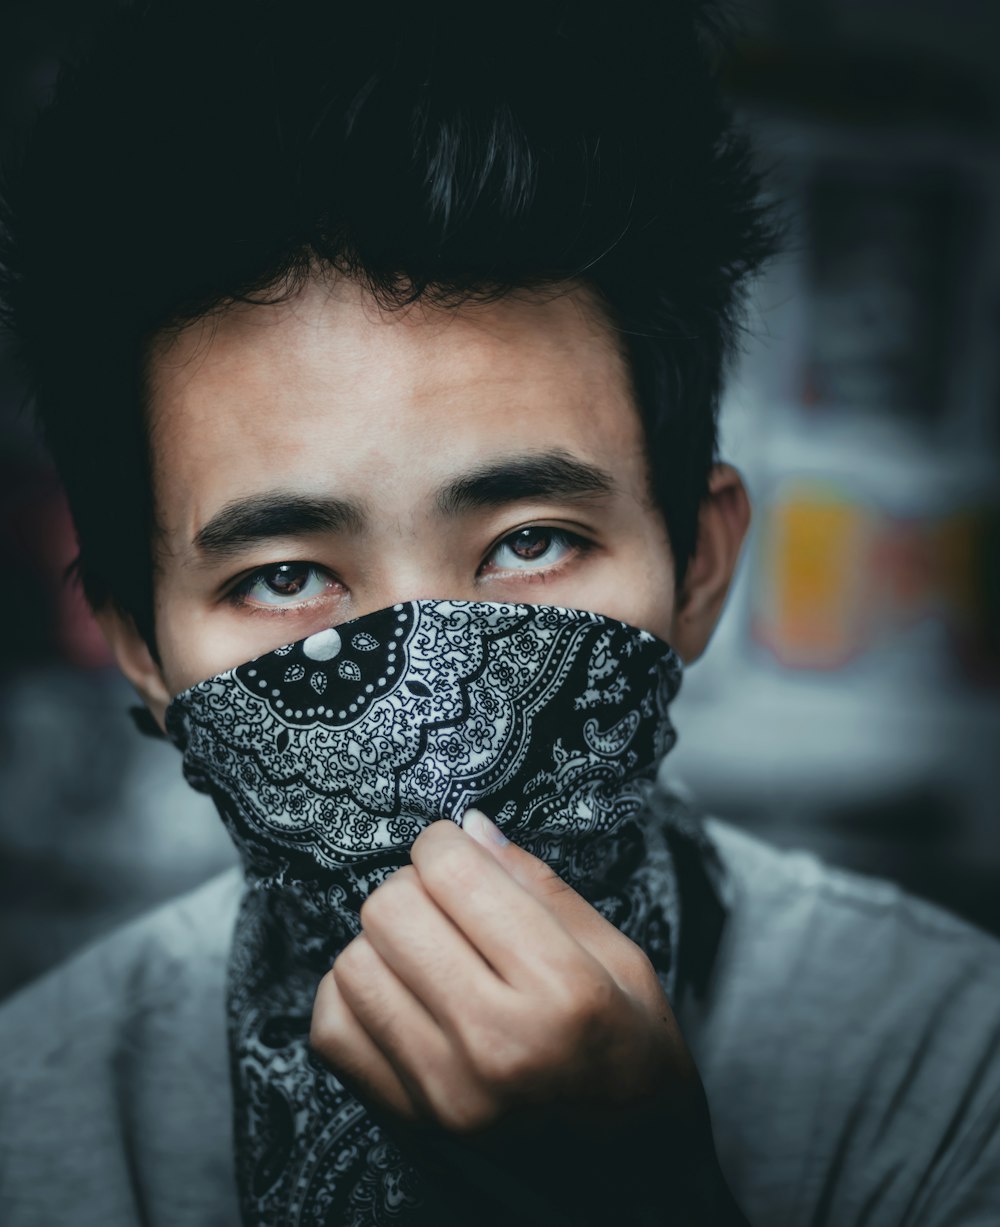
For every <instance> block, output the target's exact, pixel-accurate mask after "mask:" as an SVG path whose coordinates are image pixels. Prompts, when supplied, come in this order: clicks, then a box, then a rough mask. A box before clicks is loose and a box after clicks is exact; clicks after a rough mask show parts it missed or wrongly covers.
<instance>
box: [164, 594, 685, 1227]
mask: <svg viewBox="0 0 1000 1227" xmlns="http://www.w3.org/2000/svg"><path fill="white" fill-rule="evenodd" d="M680 676H681V670H680V662H679V659H678V657H677V656H676V654H675V653H674V652H673V650H672V649H671V648H669V647H668V646H667V645H666V644H664V643H663V642H661V641H660V640H658V639H657V638H656V637H655V636H653V635H651V634H650V633H649V632H647V631H641V630H636V629H635V628H633V627H630V626H627V625H626V624H624V623H622V622H616V621H613V620H610V619H608V618H604V617H602V616H600V615H598V614H592V613H586V612H582V611H579V610H571V609H560V608H555V607H550V606H538V605H518V604H493V603H485V602H465V601H414V602H410V603H407V604H401V605H395V606H393V607H392V608H390V609H384V610H380V611H378V612H377V613H372V614H368V615H366V616H364V617H362V618H359V619H357V620H356V621H354V622H348V623H345V624H342V625H340V626H338V627H336V628H330V629H328V630H323V631H320V632H319V633H317V634H314V635H311V636H309V638H308V639H305V640H302V641H301V642H299V643H294V644H289V645H288V646H286V647H281V648H278V649H277V650H275V651H273V652H269V653H267V654H266V655H264V656H260V657H258V658H257V659H255V660H252V661H249V662H248V663H247V664H244V665H240V666H238V667H237V668H234V669H229V670H227V671H226V672H224V673H221V674H219V675H218V676H217V677H213V678H210V679H209V680H208V681H204V682H200V683H199V684H197V685H195V686H192V687H191V688H190V689H188V690H186V691H184V692H183V693H181V694H179V695H178V696H177V697H176V698H175V699H174V700H173V702H172V703H171V704H170V707H169V708H168V711H167V720H166V723H167V731H168V734H169V736H170V738H171V739H172V740H173V741H174V743H175V744H176V745H177V746H178V747H179V748H180V749H181V750H182V751H183V755H184V760H183V765H184V773H185V776H186V778H187V780H188V781H189V783H190V784H192V785H193V786H194V787H195V788H196V789H199V790H200V791H203V792H207V793H209V794H210V795H211V796H212V798H213V799H214V801H215V803H216V806H217V807H218V809H219V811H220V813H221V815H222V817H223V819H224V821H225V823H226V826H227V827H228V829H229V832H230V834H231V836H232V838H233V839H234V841H235V842H236V845H237V847H238V849H239V851H240V854H241V857H242V860H243V864H244V868H245V873H246V881H247V888H246V891H245V893H244V897H243V901H242V904H241V910H240V915H239V919H238V921H237V925H236V930H235V936H234V941H233V947H232V953H231V958H230V967H229V980H228V989H227V992H228V1021H229V1044H230V1057H231V1068H232V1077H233V1092H234V1111H235V1140H236V1170H237V1181H238V1184H239V1189H240V1197H241V1205H242V1211H243V1218H244V1222H245V1223H246V1224H248V1225H251V1224H252V1225H255V1227H256V1225H257V1224H261V1225H265V1227H272V1225H277V1224H303V1225H304V1224H309V1225H310V1227H311V1225H313V1224H329V1225H331V1227H333V1225H334V1224H337V1225H340V1224H344V1225H357V1227H363V1225H370V1224H383V1223H390V1222H391V1223H394V1224H399V1223H416V1222H427V1221H432V1220H433V1219H435V1217H436V1216H435V1215H434V1213H433V1210H432V1202H433V1196H434V1192H433V1181H432V1180H430V1179H429V1178H428V1176H427V1173H426V1171H424V1170H423V1169H422V1168H421V1165H420V1164H419V1163H417V1162H413V1161H411V1158H410V1157H409V1156H408V1154H406V1153H404V1151H403V1150H401V1149H399V1147H398V1145H397V1143H396V1141H395V1140H394V1138H393V1136H391V1135H390V1133H389V1132H388V1131H387V1130H386V1128H385V1127H384V1125H383V1124H382V1123H380V1122H379V1121H376V1120H375V1119H373V1118H372V1116H371V1114H370V1113H369V1111H368V1110H367V1109H366V1108H365V1106H363V1104H362V1103H361V1102H359V1100H358V1099H357V1098H356V1097H355V1096H354V1095H353V1094H352V1093H351V1092H349V1091H348V1090H347V1089H346V1088H345V1087H344V1085H343V1084H342V1083H341V1082H340V1080H339V1079H338V1078H337V1077H336V1075H335V1074H334V1073H332V1072H331V1071H330V1070H329V1069H328V1068H327V1067H326V1066H325V1065H324V1064H322V1062H321V1061H320V1060H319V1059H318V1058H317V1057H316V1056H315V1054H314V1053H313V1052H312V1050H311V1049H310V1047H309V1043H308V1033H309V1026H310V1018H311V1013H312V1005H313V999H314V997H315V993H316V988H317V985H318V983H319V981H320V979H321V978H322V977H323V976H324V975H325V974H326V972H327V971H328V970H329V968H330V965H331V963H332V962H333V960H334V959H335V958H336V956H337V955H338V954H339V952H340V951H341V950H342V949H343V947H344V946H345V945H346V944H347V943H348V942H349V941H350V940H351V939H352V938H353V937H355V936H356V935H357V934H358V933H359V932H360V922H359V919H358V910H359V908H360V906H361V904H362V903H363V902H364V900H365V899H366V898H367V896H368V895H369V894H370V893H371V891H372V890H374V889H375V888H376V887H377V886H378V885H379V884H380V883H382V882H383V881H384V880H385V879H386V877H387V876H388V875H389V874H391V873H392V872H393V871H394V870H395V869H397V868H399V867H400V866H402V865H404V864H407V863H408V860H409V855H408V853H409V848H410V846H411V845H412V843H413V841H414V839H415V838H416V836H417V835H418V834H419V833H420V831H421V830H422V829H423V828H424V827H426V826H427V825H428V824H429V823H431V822H434V821H435V820H437V819H442V818H446V819H450V820H452V821H455V822H459V821H461V818H462V815H463V814H464V812H465V811H466V809H468V808H469V807H470V806H477V807H480V808H482V809H484V810H485V811H486V812H487V813H488V814H489V815H490V816H491V817H492V818H493V819H494V821H495V822H496V823H497V824H498V826H499V827H500V828H501V830H503V831H504V832H505V833H506V834H507V835H508V836H509V837H510V838H511V839H512V840H514V841H515V842H517V843H518V844H520V845H521V846H522V847H524V848H526V849H528V851H530V852H532V853H533V854H534V855H536V856H538V857H540V858H541V859H542V860H544V861H546V862H547V863H548V864H549V865H550V866H552V868H553V869H554V870H555V871H556V872H557V873H558V874H559V875H560V876H561V877H562V878H563V879H564V880H566V881H567V882H569V883H570V884H571V885H572V886H573V887H574V888H575V889H576V890H577V891H579V892H580V893H581V894H582V895H583V896H584V897H585V898H586V899H588V900H589V901H590V902H591V903H592V904H593V905H594V906H595V907H596V908H597V909H598V911H600V912H601V913H602V914H603V915H604V916H605V917H606V918H607V919H608V920H610V921H611V922H612V923H613V924H615V925H616V926H617V927H618V928H619V929H621V930H622V931H623V932H624V933H625V934H626V935H627V936H628V937H630V938H631V939H632V940H633V941H635V942H636V943H637V944H638V945H639V946H641V947H642V948H643V949H644V950H645V951H646V953H647V954H648V955H649V957H650V959H651V960H652V962H653V965H654V967H655V968H656V970H657V972H658V974H659V975H660V979H661V982H662V984H663V986H664V988H665V989H666V991H667V993H668V995H672V994H673V991H674V989H675V987H676V985H675V969H676V966H677V950H678V946H677V939H678V915H677V913H678V892H677V883H676V878H675V875H674V870H673V862H672V859H671V856H670V852H669V849H668V847H667V843H666V840H665V837H664V835H663V831H662V830H661V829H659V827H662V823H661V824H659V827H658V825H657V823H656V822H652V821H650V820H649V817H648V815H643V813H642V811H643V807H644V802H645V799H646V796H647V794H648V791H649V789H650V787H651V785H650V781H651V779H652V777H653V774H654V771H655V768H656V765H657V762H658V760H659V759H660V758H661V757H662V756H663V755H664V754H665V753H666V752H667V751H668V750H669V749H670V747H671V746H672V745H673V743H674V732H673V728H672V726H671V724H670V721H669V718H668V715H667V707H668V704H669V703H670V701H671V700H672V699H673V697H674V695H675V694H676V692H677V688H678V686H679V684H680ZM470 1221H471V1220H470Z"/></svg>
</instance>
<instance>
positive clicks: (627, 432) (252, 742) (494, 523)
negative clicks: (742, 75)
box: [0, 0, 1000, 1227]
mask: <svg viewBox="0 0 1000 1227" xmlns="http://www.w3.org/2000/svg"><path fill="white" fill-rule="evenodd" d="M445 8H446V6H432V7H430V8H428V9H427V10H425V11H422V12H419V13H416V14H414V13H410V12H408V11H407V10H406V9H405V8H404V7H403V6H399V7H398V9H397V8H396V7H395V6H393V8H392V11H391V12H388V13H387V12H385V11H384V10H381V11H380V12H379V14H378V15H377V16H373V17H367V16H365V15H364V14H362V13H357V12H349V11H346V10H345V9H343V8H340V7H338V6H320V5H316V4H312V3H307V0H301V3H296V4H289V5H283V6H282V7H281V9H280V11H279V10H277V9H276V8H274V7H273V6H270V5H267V4H263V3H261V4H250V5H247V4H245V3H244V4H241V5H240V6H238V7H236V8H233V9H231V10H230V8H229V7H228V5H227V4H225V3H223V2H222V0H217V2H216V3H213V4H212V5H211V6H209V10H208V11H207V12H206V9H205V7H204V5H202V6H200V7H189V6H188V5H187V4H184V3H171V4H166V3H164V4H149V5H146V6H144V7H143V9H142V10H141V11H139V12H136V11H134V10H133V11H130V12H126V13H124V14H122V15H120V16H119V17H118V18H116V21H115V23H114V25H113V27H112V28H111V29H110V30H109V31H108V32H106V33H105V35H104V36H103V37H102V38H100V39H99V40H98V43H97V46H96V49H95V52H94V55H93V57H92V59H91V61H90V62H89V63H88V64H87V65H86V66H85V67H84V68H83V69H82V70H81V71H80V72H79V74H78V75H77V76H76V77H73V78H70V79H68V80H67V82H66V83H65V84H64V86H63V88H62V90H61V92H60V96H59V99H58V102H57V104H56V106H55V108H54V109H53V110H52V111H51V112H50V113H49V114H48V115H47V116H45V117H43V119H42V121H41V122H40V125H39V130H38V133H37V135H36V137H35V140H34V142H33V144H32V147H31V149H30V150H29V153H28V156H27V158H26V161H25V165H24V168H23V171H22V173H21V175H20V177H19V179H18V180H17V182H16V183H15V185H14V188H13V189H12V191H11V199H10V202H9V205H10V226H9V231H10V236H11V241H10V242H9V244H8V258H7V262H6V267H7V273H8V275H7V278H6V298H7V302H8V305H9V310H10V314H11V316H12V320H13V323H14V324H15V326H16V327H17V329H18V330H19V332H20V335H21V336H22V337H23V339H24V342H25V355H26V358H27V360H28V362H29V364H30V369H31V371H32V374H33V378H34V385H35V391H36V397H37V403H38V408H39V412H40V415H41V418H42V421H43V424H44V426H45V429H46V432H47V437H48V439H49V442H50V445H51V447H52V450H53V453H54V455H55V457H56V459H57V461H58V463H59V464H60V467H61V471H62V473H63V476H64V480H65V483H66V486H67V490H68V492H69V495H70V499H71V503H72V505H73V510H74V516H75V518H76V523H77V527H78V532H79V538H80V550H81V553H80V563H79V566H80V572H81V576H82V579H83V582H84V584H85V586H86V589H87V592H88V595H89V596H90V598H91V601H92V603H93V605H94V607H95V610H96V611H97V614H98V617H99V619H100V621H101V625H102V627H103V628H104V630H105V633H106V635H107V637H108V639H109V642H110V643H111V645H112V647H113V649H114V651H115V654H116V657H117V659H118V661H119V663H120V665H121V667H122V669H123V671H124V672H125V674H126V675H127V676H128V678H129V679H130V681H131V682H132V683H133V685H134V686H135V688H136V690H137V691H138V693H139V695H140V696H141V698H142V700H143V702H144V704H145V709H146V710H147V711H148V713H149V714H150V716H151V718H152V721H153V722H155V726H156V727H157V728H158V729H160V730H162V731H166V732H168V733H169V735H170V736H171V737H172V738H173V739H174V740H175V742H176V743H177V744H178V746H179V747H180V748H181V749H182V750H183V751H184V755H185V759H184V763H185V770H186V771H187V773H188V778H189V779H190V780H191V781H192V783H194V784H195V785H196V786H198V787H204V788H206V789H207V790H208V791H210V792H212V794H213V796H214V797H215V799H216V801H217V803H218V805H219V808H220V811H221V812H222V815H223V817H224V819H225V820H226V822H227V824H228V825H229V826H230V829H231V831H232V833H233V835H234V838H236V840H237V843H238V844H239V846H240V849H241V852H242V854H243V859H244V868H245V872H246V883H247V884H248V885H247V884H245V883H244V878H243V875H239V874H230V875H226V876H225V877H224V878H222V879H219V880H217V881H215V882H213V883H210V884H209V885H208V886H207V887H205V888H204V889H203V890H201V891H199V892H197V893H196V894H194V895H193V896H191V897H189V898H187V899H185V900H181V901H179V902H177V903H176V904H174V905H171V906H170V907H168V908H167V909H165V910H162V911H160V912H158V913H156V914H155V915H154V916H152V917H150V918H147V919H145V920H143V921H141V922H140V923H139V924H137V925H133V926H130V927H129V928H128V929H127V930H124V931H123V932H122V933H120V934H118V935H115V936H113V937H112V938H110V939H108V940H106V941H105V942H103V943H101V944H99V945H98V946H96V947H94V948H93V949H92V950H90V951H88V952H86V953H85V954H83V955H82V956H80V957H79V958H78V959H76V960H75V961H74V962H73V963H71V964H69V965H68V966H67V967H65V968H63V969H62V970H60V971H57V972H56V973H54V974H53V975H51V976H49V977H48V978H46V979H45V980H44V981H43V982H41V983H40V984H38V985H37V986H35V987H34V988H32V989H29V990H28V991H27V992H26V993H24V994H22V995H21V996H20V997H19V998H18V999H16V1000H15V1001H14V1002H12V1003H11V1004H9V1005H8V1006H7V1007H6V1008H5V1010H4V1011H3V1014H2V1018H0V1036H2V1040H3V1051H4V1074H3V1093H2V1096H0V1125H2V1137H0V1206H2V1207H3V1218H4V1222H5V1223H11V1224H15V1225H26V1224H36V1223H37V1224H52V1223H61V1222H66V1223H101V1224H115V1223H138V1222H150V1223H157V1224H159V1223H162V1224H183V1223H191V1224H195V1223H197V1224H208V1223H220V1224H221V1223H234V1222H236V1221H238V1219H239V1217H240V1213H241V1210H242V1216H243V1221H244V1222H247V1223H267V1224H270V1223H286V1222H288V1223H291V1222H295V1223H314V1222H325V1223H334V1222H336V1223H340V1222H345V1223H346V1222H355V1223H368V1222H385V1221H389V1220H390V1219H391V1220H392V1221H415V1222H416V1221H435V1222H446V1221H455V1222H470V1221H476V1222H478V1221H483V1222H493V1221H497V1222H499V1221H510V1220H524V1221H528V1222H535V1221H537V1222H541V1221H545V1222H573V1223H579V1222H588V1221H594V1222H597V1221H621V1222H642V1223H645V1222H650V1223H652V1222H677V1223H690V1224H706V1225H707V1224H712V1225H717V1224H718V1225H725V1224H729V1223H743V1222H746V1221H749V1222H751V1223H755V1224H768V1223H777V1222H780V1223H782V1224H793V1223H803V1224H805V1223H821V1222H829V1223H844V1224H853V1223H857V1224H861V1223H868V1224H875V1223H883V1224H889V1223H892V1224H900V1223H908V1224H922V1225H926V1227H930V1225H932V1224H940V1225H942V1227H943V1225H944V1224H948V1225H952V1224H967V1225H972V1224H986V1223H988V1222H993V1221H995V1220H996V1217H997V1215H998V1213H1000V1175H998V1173H1000V1136H998V1131H997V1123H998V1116H1000V1062H998V1060H997V1058H996V1056H995V1053H996V1038H997V1031H998V1028H1000V959H998V955H997V948H996V946H995V944H994V943H993V942H991V941H990V940H989V939H987V938H985V937H984V936H982V935H980V934H977V933H976V932H974V931H972V930H970V929H968V928H966V927H964V926H963V925H961V924H960V923H958V922H957V921H953V920H951V919H950V918H948V917H946V916H944V915H942V914H941V913H939V912H937V911H935V910H933V909H931V908H928V907H925V906H923V905H921V904H918V903H916V902H914V901H911V900H909V899H907V898H905V897H904V896H902V895H900V894H899V893H898V892H897V891H895V890H894V889H892V888H890V887H888V886H885V885H882V884H873V883H866V882H864V881H862V880H859V879H855V878H851V877H849V876H847V875H843V874H839V873H835V872H831V871H828V870H825V869H823V868H822V867H820V866H819V865H817V864H816V863H815V862H814V861H812V860H811V859H809V858H805V857H796V856H787V855H781V854H778V853H776V852H773V851H771V850H769V849H767V848H765V847H762V846H760V845H758V844H756V843H754V842H752V841H750V840H748V839H746V838H745V837H742V836H740V835H739V834H738V833H737V832H735V831H734V830H733V829H731V828H729V827H727V826H725V825H724V824H720V823H711V824H709V825H708V828H707V834H706V831H705V830H704V829H703V828H702V827H701V825H700V824H699V823H698V822H697V820H696V819H695V818H694V817H693V816H692V815H691V814H689V813H687V812H686V811H685V809H684V808H683V807H682V806H681V805H680V804H679V803H678V802H677V801H676V800H675V799H673V798H669V797H667V796H665V795H664V794H662V793H660V792H658V791H656V790H655V789H654V788H653V787H652V786H651V785H650V784H649V782H648V777H649V776H650V774H651V771H652V769H653V768H655V765H656V758H657V756H658V755H659V754H662V753H663V752H665V751H666V750H667V749H668V748H669V745H670V743H671V739H672V734H671V732H670V728H669V722H668V719H667V716H666V704H667V702H668V701H669V698H670V697H672V694H673V692H674V690H675V689H676V684H677V676H678V674H677V667H678V663H679V661H684V662H688V661H691V660H694V659H696V658H697V657H698V656H699V655H700V654H701V653H702V652H703V651H704V649H705V647H706V645H707V643H708V640H709V638H710V636H711V633H712V630H713V627H714V625H715V622H716V620H717V618H718V616H719V613H720V610H721V607H722V603H723V601H724V599H725V595H726V591H727V588H728V585H729V581H730V578H731V576H732V572H733V568H734V566H735V562H736V558H737V555H738V552H739V548H740V544H741V541H742V538H743V535H744V532H745V529H746V526H747V522H748V518H749V508H748V502H747V497H746V494H745V491H744V489H743V487H742V484H741V482H740V480H739V477H738V475H737V474H736V473H735V472H734V471H733V470H732V469H731V468H729V467H727V466H725V465H724V464H720V463H717V462H716V458H715V454H714V411H715V407H716V405H717V401H718V393H719V385H720V379H721V370H722V364H723V359H724V357H725V355H726V353H727V351H728V348H729V346H730V344H731V341H732V337H733V334H734V330H735V327H736V318H737V317H736V307H737V304H738V300H739V290H740V288H741V286H742V285H743V283H744V281H745V279H746V277H747V276H748V275H749V274H750V273H751V272H752V271H753V270H754V269H755V268H756V267H757V266H758V264H759V263H760V261H761V260H762V258H763V257H764V255H765V254H766V252H767V250H768V246H769V243H770V235H769V228H768V223H767V220H766V218H764V217H763V216H762V215H761V214H760V213H759V212H758V210H757V207H756V206H755V204H754V188H755V185H754V181H753V177H752V176H751V175H750V174H749V172H748V171H747V169H746V162H745V156H744V151H743V149H742V146H741V145H740V143H739V141H738V140H737V139H736V138H735V137H734V136H733V135H732V133H731V132H730V130H729V128H728V125H727V121H726V118H725V115H724V112H723V111H722V109H721V107H720V104H719V101H718V98H717V96H716V91H715V87H714V85H713V82H712V76H711V72H710V70H709V59H710V55H709V50H710V48H709V45H708V43H707V41H706V39H707V35H708V31H709V22H708V20H707V17H706V15H705V14H704V13H699V12H697V11H696V10H695V7H694V6H691V5H687V4H683V5H682V4H678V5H669V6H648V7H647V6H645V5H638V6H635V9H634V11H631V10H630V12H629V13H627V14H623V13H621V12H615V13H614V14H613V15H611V14H606V13H604V12H603V11H602V10H601V9H598V8H597V7H595V8H594V9H591V7H590V6H588V5H583V6H575V5H573V6H567V5H561V4H548V5H547V4H542V5H537V4H536V5H534V6H532V9H531V13H530V15H528V14H521V15H520V16H519V18H518V19H517V20H515V18H514V16H513V14H511V15H509V16H508V17H507V18H506V20H509V22H510V26H509V27H508V28H501V27H499V26H498V27H497V28H494V29H492V30H490V31H484V30H482V28H481V27H480V25H479V24H478V21H474V20H473V19H472V18H471V17H470V15H469V14H468V13H467V12H465V11H464V10H462V9H460V8H457V7H456V8H455V9H454V10H452V9H450V8H448V9H447V11H445ZM574 611H578V612H574ZM622 624H625V625H622ZM397 640H398V643H399V645H401V646H399V647H398V650H397V646H394V645H396V644H397ZM583 644H585V647H584V646H581V645H583ZM666 644H670V645H671V646H670V648H667V647H666ZM567 645H569V646H567ZM372 662H376V664H377V667H373V666H372ZM272 683H273V685H272ZM258 687H259V688H260V690H261V691H262V692H263V693H261V694H258ZM310 687H311V689H310ZM352 687H353V689H351V688H352ZM331 696H337V697H336V701H335V700H334V698H333V697H331ZM344 696H346V697H344ZM351 696H353V703H349V702H348V699H349V698H351ZM470 747H471V748H470ZM512 747H513V749H512ZM720 753H724V748H720ZM518 772H523V774H518ZM470 781H474V784H475V786H474V787H473V786H472V784H471V783H470ZM459 783H460V784H461V787H458V784H459ZM380 790H382V792H380ZM383 793H384V794H385V796H384V798H383ZM543 800H544V804H543ZM480 807H481V809H480ZM481 810H488V811H489V812H490V816H491V817H492V818H495V819H496V820H497V822H496V824H494V823H493V822H491V820H490V817H487V816H486V815H485V814H484V813H482V812H481ZM436 818H437V819H449V821H434V819H436ZM500 828H503V830H504V831H506V833H507V835H509V836H510V838H509V839H507V838H506V837H505V835H504V834H502V833H501V830H500ZM574 888H575V889H574ZM359 911H360V916H359ZM331 963H332V966H331ZM227 966H228V974H227V971H226V969H227ZM227 1010H228V1020H229V1021H228V1036H227V1026H226V1015H227ZM227 1045H228V1051H227ZM709 1108H710V1110H711V1121H710V1120H709ZM234 1121H235V1137H234V1132H233V1122H234Z"/></svg>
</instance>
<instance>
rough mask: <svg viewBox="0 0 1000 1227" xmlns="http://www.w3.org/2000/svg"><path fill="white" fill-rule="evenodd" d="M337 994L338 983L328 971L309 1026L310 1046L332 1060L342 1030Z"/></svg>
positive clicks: (317, 996) (322, 981)
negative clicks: (339, 1022)
mask: <svg viewBox="0 0 1000 1227" xmlns="http://www.w3.org/2000/svg"><path fill="white" fill-rule="evenodd" d="M338 1001H339V994H338V992H337V987H336V981H335V979H334V975H333V972H332V971H328V972H327V973H326V975H325V976H324V977H323V979H322V980H321V981H320V987H319V989H318V991H317V993H316V1001H315V1004H314V1005H313V1012H312V1019H311V1021H310V1024H309V1045H310V1047H311V1048H313V1049H315V1051H316V1052H318V1053H319V1054H320V1055H321V1056H323V1057H326V1058H327V1059H330V1058H331V1057H332V1056H334V1055H335V1054H336V1052H337V1051H338V1048H339V1041H340V1029H339V1027H338V1026H337V1002H338Z"/></svg>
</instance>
